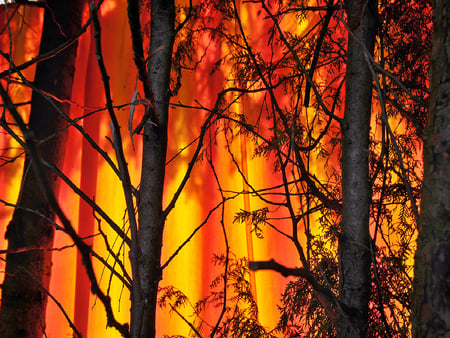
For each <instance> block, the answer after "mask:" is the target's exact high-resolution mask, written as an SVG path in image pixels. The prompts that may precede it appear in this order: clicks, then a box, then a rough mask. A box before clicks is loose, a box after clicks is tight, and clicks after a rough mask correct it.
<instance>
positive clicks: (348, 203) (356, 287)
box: [337, 0, 377, 337]
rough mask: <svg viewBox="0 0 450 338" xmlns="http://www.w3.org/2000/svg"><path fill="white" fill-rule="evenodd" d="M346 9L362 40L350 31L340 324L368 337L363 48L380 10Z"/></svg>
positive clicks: (367, 106) (350, 5)
mask: <svg viewBox="0 0 450 338" xmlns="http://www.w3.org/2000/svg"><path fill="white" fill-rule="evenodd" d="M345 7H346V11H347V17H348V26H349V29H350V30H351V33H353V35H354V37H355V38H356V39H358V40H359V42H358V41H356V40H355V38H353V37H352V36H351V34H350V32H349V38H348V51H347V74H346V97H345V113H344V124H343V145H342V176H343V182H342V194H343V209H342V213H343V214H342V230H341V237H340V240H339V253H340V257H339V259H340V298H341V301H342V303H343V306H344V312H345V314H346V318H342V320H340V321H339V325H338V327H337V331H338V335H339V336H340V337H365V336H366V331H367V319H368V301H369V293H370V252H369V202H370V192H369V174H368V173H369V171H368V170H369V168H368V155H369V151H368V148H369V128H370V112H371V102H372V75H371V73H370V70H369V68H368V65H367V63H366V61H365V58H364V54H363V48H364V47H365V48H366V49H367V51H368V52H369V53H370V54H373V50H374V44H375V35H376V19H375V11H376V8H377V7H376V2H375V1H374V0H369V1H363V0H347V1H346V2H345ZM361 18H362V20H361ZM360 43H361V44H360ZM363 46H364V47H363Z"/></svg>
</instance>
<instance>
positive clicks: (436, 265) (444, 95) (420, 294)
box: [413, 0, 450, 338]
mask: <svg viewBox="0 0 450 338" xmlns="http://www.w3.org/2000/svg"><path fill="white" fill-rule="evenodd" d="M433 11H434V13H433V24H434V32H433V49H432V53H431V76H430V87H431V88H430V89H431V95H430V106H429V107H430V109H429V115H428V123H427V129H426V135H425V146H424V179H423V188H422V200H421V213H420V219H419V237H418V240H417V251H416V257H415V272H414V308H413V337H430V338H431V337H433V338H435V337H448V336H450V299H449V293H450V282H449V281H450V266H449V262H450V226H449V225H450V197H449V191H450V177H449V173H450V160H449V154H450V141H449V140H450V65H449V60H450V10H449V8H448V1H445V0H435V1H434V4H433Z"/></svg>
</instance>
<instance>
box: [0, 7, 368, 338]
mask: <svg viewBox="0 0 450 338" xmlns="http://www.w3.org/2000/svg"><path fill="white" fill-rule="evenodd" d="M105 4H107V5H108V7H102V8H103V10H102V12H101V24H102V34H103V36H102V39H103V48H104V51H103V56H104V58H105V64H106V68H107V70H108V72H109V74H110V75H111V89H112V97H113V99H114V103H115V104H117V105H122V104H125V103H129V102H130V101H131V98H132V97H133V92H134V88H135V84H136V70H135V67H134V63H133V55H132V48H131V42H130V33H129V29H128V23H127V15H126V3H125V2H124V1H112V0H109V1H106V2H105ZM19 10H20V11H22V12H21V15H22V16H23V17H24V21H23V22H26V23H28V24H29V25H27V26H23V27H21V26H20V22H21V20H22V18H21V17H18V16H14V17H13V20H12V21H11V24H10V27H11V29H12V32H11V38H12V41H14V44H13V46H14V50H13V53H12V54H13V56H14V60H15V63H16V64H21V63H23V62H24V61H26V60H28V59H30V58H32V57H33V56H35V55H37V52H38V49H39V48H38V46H39V41H40V27H41V25H42V11H41V10H37V9H29V8H28V7H26V6H22V7H20V9H19ZM239 11H240V14H241V19H242V22H243V28H244V30H245V31H246V32H247V33H248V34H249V41H250V43H251V45H252V47H253V48H255V50H258V51H261V52H262V56H263V57H265V58H267V59H269V58H270V57H271V53H272V52H273V51H271V50H270V49H269V48H267V40H268V38H269V35H268V31H269V27H270V22H269V20H265V21H263V22H264V23H263V24H261V20H262V17H263V16H264V14H263V13H262V12H261V10H260V8H259V6H256V5H254V4H246V5H245V6H244V5H242V6H240V8H239ZM3 20H4V19H3ZM317 21H318V17H317V16H316V17H315V16H314V15H312V16H311V17H308V20H303V21H301V23H300V24H299V22H298V19H297V18H296V17H295V16H294V15H293V14H292V17H291V18H290V19H289V20H287V19H286V20H284V21H283V22H282V23H281V24H282V27H283V29H286V30H291V31H297V32H303V31H307V30H308V29H310V28H311V27H313V26H314V25H315V24H316V23H317ZM3 24H4V22H3ZM236 30H237V28H236ZM336 34H342V33H341V32H336ZM261 37H264V38H261ZM0 38H1V39H2V40H1V41H0V43H1V46H2V47H3V46H8V45H9V40H8V38H7V34H1V35H0ZM3 50H4V49H3ZM228 52H230V51H228V50H226V48H225V47H224V46H220V45H216V44H214V43H211V41H210V39H209V37H208V36H207V35H205V36H203V37H202V40H201V42H200V43H199V47H198V55H197V57H198V59H202V62H201V63H200V64H199V65H198V69H197V70H196V71H195V72H186V73H184V74H183V83H184V84H189V85H184V86H182V87H181V89H180V92H179V93H178V96H177V97H176V99H175V100H176V101H179V102H181V103H183V104H186V105H193V106H194V105H196V103H195V101H194V99H197V100H198V101H199V102H200V103H201V104H202V105H203V106H205V107H210V108H212V107H213V106H214V102H215V99H216V97H217V93H218V92H220V91H221V90H222V89H223V88H225V87H226V86H227V83H225V81H224V78H225V77H226V76H227V74H228V73H230V72H231V69H230V67H231V66H230V65H225V66H224V67H223V68H221V69H220V70H218V71H216V72H215V73H213V74H210V70H211V68H212V67H213V64H214V63H215V62H216V61H217V60H218V59H219V58H220V57H221V56H223V55H224V54H226V53H228ZM275 53H279V55H281V54H280V53H281V51H275ZM279 55H278V56H279ZM0 67H1V69H7V67H8V64H7V63H6V62H5V61H2V62H1V63H0ZM344 72H345V69H344V70H342V76H343V74H344ZM33 73H34V67H30V68H29V69H27V70H26V72H25V74H27V76H28V77H29V78H32V77H33ZM315 79H317V81H318V82H319V83H327V80H328V79H329V74H327V73H326V70H324V69H323V68H322V69H321V70H320V71H318V72H317V74H315ZM337 85H338V84H336V86H337ZM138 88H139V86H138ZM335 89H336V88H335ZM10 92H11V93H12V96H13V98H14V102H26V101H28V100H29V99H30V95H31V93H30V91H29V90H28V89H27V88H25V87H22V86H20V85H15V84H11V85H10ZM278 93H279V97H280V103H281V104H284V105H286V106H287V105H289V104H290V101H289V100H290V98H289V97H287V96H286V95H285V94H283V93H282V91H281V90H280V91H279V92H278ZM263 99H264V98H263V97H262V95H260V94H253V95H249V96H248V97H246V98H245V99H240V100H239V105H237V106H236V107H235V108H234V109H235V112H236V113H241V114H244V115H245V116H246V118H247V119H248V120H249V121H250V122H252V121H255V120H256V119H257V118H258V110H259V107H260V105H261V102H262V100H263ZM175 100H174V101H175ZM72 101H73V103H74V104H73V105H72V111H71V116H72V118H75V117H81V116H84V115H86V114H89V113H92V112H93V111H96V110H97V109H98V108H101V107H104V104H105V103H104V97H103V85H102V82H101V79H100V77H99V74H98V70H97V65H96V60H95V54H94V48H93V43H92V37H91V34H90V33H87V34H84V35H83V36H82V37H81V38H80V40H79V49H78V57H77V65H76V74H75V84H74V89H73V96H72ZM129 109H130V108H129V107H128V106H127V107H126V108H122V109H118V110H117V111H116V112H117V115H118V118H119V121H120V123H121V125H122V126H123V127H122V137H123V139H124V143H125V149H126V156H127V161H128V166H129V169H130V173H131V178H132V183H133V184H134V185H135V186H137V185H138V183H139V178H140V160H139V159H140V157H141V153H142V144H141V142H140V139H139V137H137V136H134V138H133V143H134V149H133V146H132V141H131V139H130V136H129V133H128V131H127V127H126V126H127V125H128V117H129ZM28 112H29V105H26V106H24V107H23V108H21V113H22V114H23V115H24V116H27V114H28ZM142 113H143V110H142V107H136V113H135V114H136V116H135V118H134V121H135V123H136V121H139V117H141V116H142ZM308 114H314V108H304V116H306V115H308ZM338 114H342V112H340V113H338ZM205 116H206V114H205V112H202V111H201V110H195V109H187V108H182V107H173V108H171V111H170V124H169V146H168V156H167V158H168V159H171V158H174V160H173V161H171V162H170V163H168V165H167V168H166V170H167V173H166V182H165V190H164V205H167V203H168V202H169V201H170V199H171V198H172V196H173V194H174V192H175V191H176V189H177V187H178V185H179V183H180V182H181V180H182V179H183V177H184V173H185V171H186V168H187V166H188V163H189V161H190V159H191V156H192V154H193V150H192V147H189V148H187V149H186V150H184V151H182V152H181V153H180V154H179V155H178V156H175V155H177V154H178V153H179V152H180V149H184V148H185V147H186V146H187V145H189V144H190V143H191V142H192V141H193V140H195V138H196V137H197V136H198V135H199V132H200V128H201V125H202V123H203V121H204V119H205ZM340 116H342V115H340ZM302 118H304V117H302ZM108 121H109V118H108V116H107V114H106V112H105V111H101V110H100V111H99V112H96V113H93V114H92V115H89V116H88V117H85V118H83V119H82V120H81V122H80V123H81V124H82V126H83V128H84V129H85V130H86V131H87V132H88V133H89V135H90V136H91V137H92V138H93V139H94V140H95V141H96V142H97V143H98V144H99V145H100V146H101V147H102V148H103V149H105V150H106V151H107V153H108V154H109V156H110V157H111V158H113V159H115V155H114V151H113V149H112V147H111V144H110V143H109V141H108V140H107V139H106V136H108V135H109V136H110V135H111V132H110V130H109V122H108ZM266 123H267V125H266V126H267V127H270V125H269V122H266ZM333 123H334V122H333ZM372 123H374V121H373V122H372ZM221 127H223V125H220V124H218V125H216V127H215V128H221ZM207 139H208V142H209V144H208V150H207V152H206V154H205V156H206V157H209V158H210V159H212V160H213V162H214V166H215V170H216V171H217V173H218V177H219V178H220V184H221V186H222V189H223V190H224V191H243V190H249V187H248V186H247V184H246V182H245V181H244V180H243V179H242V177H241V175H240V174H239V172H238V171H237V169H236V165H235V163H233V162H232V161H231V160H230V156H229V155H228V151H227V147H230V148H231V152H232V153H233V154H235V159H236V163H237V164H238V165H239V167H240V169H241V170H242V172H243V173H244V175H245V176H246V177H248V178H249V181H250V182H251V184H252V186H253V187H254V188H255V189H256V190H257V189H263V188H267V187H271V186H275V185H276V184H278V183H279V182H280V176H279V173H274V172H273V165H272V163H273V161H272V160H267V159H264V158H254V157H253V153H254V151H255V148H254V146H253V145H252V144H251V142H248V140H247V139H246V137H245V136H244V135H239V136H238V137H236V138H235V139H234V142H231V143H228V142H227V139H226V138H224V137H223V136H219V137H218V138H217V139H214V130H211V131H210V134H209V135H208V138H207ZM208 142H207V143H208ZM214 142H217V144H216V145H215V144H214ZM324 142H326V141H324ZM194 144H195V143H194ZM11 147H12V148H11ZM8 148H11V151H10V152H9V153H8V155H9V156H14V155H17V154H18V152H19V151H20V150H18V147H17V144H15V143H14V142H13V141H12V140H11V138H9V137H7V136H6V135H0V149H8ZM114 161H115V160H114ZM330 165H331V166H332V167H333V168H334V169H336V168H339V158H338V154H337V152H336V153H335V154H334V157H333V158H332V160H331V162H330ZM21 166H22V162H21V161H16V162H15V163H13V164H12V165H11V164H10V165H8V166H4V167H2V168H1V170H0V184H1V186H2V187H4V188H3V189H2V191H1V198H2V199H4V200H6V201H13V200H14V199H15V196H17V195H18V189H19V187H20V177H21ZM310 168H311V170H313V171H314V173H315V175H316V177H317V178H318V179H319V180H321V181H326V180H327V177H328V175H329V172H328V171H327V169H324V164H323V163H322V162H320V161H314V160H312V161H311V164H310ZM63 169H64V172H65V173H67V175H68V177H69V178H70V179H71V180H72V181H73V182H74V183H75V184H76V185H77V186H79V187H80V188H81V189H82V190H83V191H84V192H85V193H86V194H87V195H88V196H89V197H90V198H93V199H94V200H95V202H96V203H97V204H98V205H99V206H100V207H101V208H103V210H105V212H106V213H107V214H108V215H110V217H111V218H112V219H113V220H114V221H115V222H116V223H117V224H118V225H119V226H121V227H123V229H126V228H127V223H126V219H125V218H124V215H125V205H124V201H123V193H122V190H121V185H120V181H119V179H118V177H116V176H115V174H114V172H113V170H112V169H111V168H110V167H109V166H108V165H106V164H105V162H104V161H103V159H101V158H100V157H99V155H98V153H97V152H96V151H94V150H93V149H92V147H91V146H90V145H89V144H88V142H87V141H86V140H85V139H84V138H83V137H82V136H81V135H80V134H79V132H77V131H75V130H74V128H70V131H69V140H68V144H67V151H66V160H65V164H64V168H63ZM330 170H331V169H330ZM336 183H338V182H336ZM217 201H220V192H219V189H218V186H217V184H216V183H215V178H214V173H213V171H212V170H211V168H210V167H209V166H208V164H207V161H205V160H204V161H203V162H200V163H199V164H198V165H196V167H195V169H194V170H193V172H192V175H191V178H190V181H189V183H188V184H187V186H186V188H185V191H184V192H183V194H182V195H181V197H180V199H179V200H178V202H177V206H179V207H177V208H175V209H174V211H173V212H172V213H171V214H170V215H169V217H168V218H167V221H166V228H165V232H164V242H163V243H164V246H163V252H162V263H165V262H166V261H167V260H168V259H169V258H170V257H171V256H172V255H173V254H174V253H175V252H176V250H177V249H178V248H179V246H180V245H181V244H182V243H183V242H184V241H185V240H186V238H188V237H189V236H190V235H191V234H193V233H194V232H195V231H196V227H197V226H198V225H199V224H201V223H202V222H204V220H205V219H206V218H207V217H208V212H209V210H211V209H213V208H214V207H216V204H217ZM60 202H61V205H62V206H63V209H64V210H65V212H66V213H67V215H68V217H69V219H71V220H72V222H73V224H74V225H75V226H76V228H77V230H78V233H79V234H80V235H81V236H86V237H89V236H94V237H91V238H90V239H89V240H88V242H89V243H90V244H92V245H93V248H94V250H95V251H96V252H98V253H99V254H100V255H101V256H103V257H108V254H107V250H106V247H105V244H104V240H103V238H102V235H100V234H99V230H98V226H99V225H100V226H101V229H102V231H104V233H105V235H106V236H107V237H108V239H109V240H110V242H111V243H114V249H115V250H116V251H117V250H118V248H122V249H120V250H119V252H120V255H122V256H123V257H124V260H125V261H126V257H127V256H128V252H127V251H126V250H125V249H123V246H122V245H123V243H120V240H119V239H118V238H117V235H116V234H114V232H113V231H112V230H111V229H110V228H109V227H108V225H107V224H106V223H105V222H104V221H102V222H101V223H98V222H97V221H96V219H95V218H94V217H93V216H92V208H91V207H90V206H89V205H87V204H86V203H85V202H83V201H82V200H80V198H79V197H78V196H77V195H76V194H75V193H74V192H73V191H72V190H71V189H70V188H69V187H68V186H67V185H65V184H63V185H62V186H61V192H60ZM296 203H297V205H295V207H296V208H299V207H300V202H299V201H297V202H296ZM263 206H264V205H263V203H262V202H261V200H260V199H258V198H257V197H254V196H251V195H250V194H243V195H241V196H239V197H237V198H235V199H233V200H231V201H229V202H227V204H226V205H225V210H224V224H225V228H226V233H227V237H228V240H229V243H230V247H231V248H232V250H233V253H234V254H235V255H236V257H244V256H245V257H247V258H248V259H250V260H253V259H255V260H266V259H271V258H274V259H275V260H278V261H280V262H282V263H283V264H285V265H287V266H298V265H299V261H298V254H297V253H296V251H295V247H294V246H293V244H292V243H291V242H290V241H289V240H287V239H286V238H284V237H282V236H281V235H280V234H278V233H277V232H275V231H273V230H271V229H265V231H266V232H265V239H264V240H262V241H261V240H256V239H255V235H254V234H253V233H252V231H251V230H252V229H251V225H250V224H246V225H245V226H240V225H238V224H233V217H234V213H235V212H236V211H239V210H240V209H245V210H255V209H258V208H261V207H263ZM11 213H12V209H11V208H9V209H8V208H2V209H0V220H1V226H2V227H3V229H4V228H5V227H6V224H7V222H8V220H9V219H10V217H11ZM276 216H283V214H281V212H278V213H276ZM284 216H285V215H284ZM220 218H221V216H220V208H219V209H218V211H216V212H215V213H214V214H213V215H212V216H211V217H210V218H209V220H208V222H206V224H205V225H204V226H203V227H202V228H201V229H200V230H199V231H198V232H197V233H196V234H195V235H194V236H193V237H192V239H191V240H190V241H189V243H188V244H187V245H186V246H185V247H184V248H183V250H182V251H181V253H180V254H178V255H177V256H176V257H175V258H174V259H173V260H172V261H171V263H170V264H169V265H168V266H167V267H166V268H165V269H164V271H163V280H162V282H161V286H162V287H164V286H168V285H175V286H176V287H177V288H178V289H180V290H181V291H183V292H184V293H185V294H186V295H188V297H189V298H190V299H191V301H192V302H195V301H196V300H198V299H201V298H202V297H204V296H206V295H207V294H208V293H209V292H210V289H209V286H210V283H211V281H212V279H213V278H215V277H216V276H217V274H218V273H220V272H221V271H220V269H218V268H217V267H214V266H213V265H212V264H211V263H210V261H211V258H212V256H213V254H220V253H223V252H224V251H225V245H224V235H223V232H222V229H221V227H220ZM310 221H311V227H312V228H313V229H316V231H317V229H318V226H317V224H316V220H315V219H313V218H311V219H310ZM277 224H278V225H279V226H280V228H283V229H284V228H286V227H287V225H284V224H283V223H282V222H279V223H277ZM301 241H302V244H303V245H304V244H305V242H306V239H305V238H303V237H301ZM70 245H71V242H70V241H69V240H68V238H67V236H66V235H64V234H62V233H60V232H57V234H56V238H55V248H63V247H66V246H70ZM0 247H1V248H5V247H6V243H5V241H4V239H3V237H1V238H0ZM108 262H109V263H111V264H113V260H112V258H111V257H109V258H108ZM95 267H96V273H97V277H101V285H102V288H103V289H104V290H106V289H109V293H110V295H111V297H112V299H113V310H114V311H115V313H116V314H117V318H118V320H119V321H121V322H127V321H128V317H129V308H130V302H129V293H128V292H127V290H126V289H124V288H123V287H122V285H121V284H120V283H119V282H118V281H117V280H116V279H112V281H111V279H110V274H109V272H108V271H107V270H105V269H104V268H103V267H102V265H101V264H100V263H98V262H96V266H95ZM83 272H84V269H83V266H82V265H81V262H80V258H79V257H78V256H77V253H76V250H75V248H73V247H72V248H65V249H64V250H55V251H54V253H53V271H52V279H51V286H50V292H51V293H52V295H53V296H54V297H55V298H56V299H57V300H58V301H59V302H60V303H61V305H62V306H63V307H64V309H65V311H66V312H67V313H68V315H69V317H70V318H72V319H73V320H74V322H75V325H76V326H77V327H78V328H79V329H80V331H81V332H83V333H87V335H88V336H92V337H104V336H108V337H119V334H118V333H117V332H116V331H115V330H113V329H107V330H106V331H105V327H106V318H105V314H104V310H103V307H102V306H101V305H100V303H99V302H98V301H96V299H95V297H92V296H91V295H90V293H89V281H88V280H87V278H86V277H85V276H84V273H83ZM250 281H251V284H252V293H253V296H254V297H255V298H256V300H257V303H258V307H259V318H258V319H259V320H260V322H261V323H262V324H263V325H264V326H266V327H274V326H275V325H276V323H277V320H278V312H277V310H276V305H277V304H278V302H279V297H280V296H279V295H280V294H281V292H282V291H283V290H284V287H285V285H286V283H287V280H286V279H285V278H283V277H281V276H279V275H278V274H274V273H273V272H265V271H262V272H258V273H257V274H254V273H251V275H250ZM217 311H218V310H213V309H211V310H210V311H208V313H206V314H205V317H204V318H205V319H206V320H208V321H210V322H211V323H213V322H214V320H215V319H217ZM186 313H187V314H188V313H189V311H188V310H187V312H186ZM157 316H158V317H157V318H158V327H160V329H159V331H158V335H162V334H168V335H170V334H188V332H189V327H187V325H186V324H185V323H184V322H183V321H182V320H181V319H180V318H178V317H176V316H174V315H170V314H169V312H168V310H167V309H159V311H158V314H157ZM47 323H48V324H47V326H48V327H47V335H48V336H49V337H50V336H52V337H64V336H68V335H71V334H72V331H71V329H70V328H69V326H68V324H67V322H66V320H65V319H64V316H63V315H62V313H61V311H60V309H59V308H58V306H57V305H56V304H55V303H54V302H52V301H49V305H48V313H47Z"/></svg>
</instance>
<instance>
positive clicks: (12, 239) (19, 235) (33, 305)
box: [0, 0, 84, 338]
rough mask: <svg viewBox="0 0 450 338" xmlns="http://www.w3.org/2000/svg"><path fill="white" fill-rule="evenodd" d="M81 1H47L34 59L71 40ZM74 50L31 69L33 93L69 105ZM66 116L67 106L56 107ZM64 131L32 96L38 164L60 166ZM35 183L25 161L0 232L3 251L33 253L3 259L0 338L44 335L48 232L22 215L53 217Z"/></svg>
mask: <svg viewBox="0 0 450 338" xmlns="http://www.w3.org/2000/svg"><path fill="white" fill-rule="evenodd" d="M83 3H84V2H83V1H82V0H78V1H59V0H47V1H46V5H47V7H46V9H45V14H44V26H43V32H42V41H41V46H40V53H44V52H48V51H51V50H52V49H54V48H55V47H57V46H58V45H59V44H61V43H62V42H64V41H65V40H66V39H67V37H70V36H72V35H74V34H75V33H76V32H78V30H79V29H80V26H81V14H82V7H83ZM76 48H77V45H76V44H73V45H72V46H70V47H68V48H66V49H65V50H63V51H61V52H60V53H58V54H57V55H55V56H54V57H53V58H50V59H48V60H45V61H42V62H40V63H39V64H38V65H37V68H36V75H35V82H34V84H35V85H36V87H37V88H39V89H40V90H42V91H43V92H45V93H49V94H51V95H54V96H56V97H58V98H60V99H63V100H67V99H70V97H71V94H72V83H73V75H74V71H75V69H74V64H75V57H76ZM55 103H56V104H57V106H59V108H60V109H61V110H62V111H64V112H65V113H66V114H68V112H69V105H68V104H63V103H60V102H56V101H55ZM65 126H66V123H65V122H64V120H63V119H62V118H61V117H60V116H59V113H58V112H57V111H56V110H55V109H54V108H52V107H51V106H50V104H49V103H48V102H47V101H46V100H45V99H44V98H43V97H42V96H41V94H39V93H37V92H33V94H32V101H31V112H30V119H29V127H30V129H31V130H32V131H33V132H34V136H35V140H36V142H37V143H38V144H39V142H41V141H42V143H40V144H39V147H38V148H39V153H40V156H41V157H42V159H44V160H45V161H48V162H50V163H53V164H55V165H57V166H61V164H62V161H63V158H64V149H65V142H66V132H65V131H63V128H64V127H65ZM45 174H46V175H47V180H48V182H49V184H50V185H51V188H52V189H53V190H54V192H55V195H57V192H58V189H59V181H58V179H57V176H56V174H55V173H53V172H52V171H50V170H47V172H46V173H45ZM38 180H39V179H38V178H37V177H36V176H35V173H34V171H33V170H32V168H31V160H30V158H29V157H28V156H27V157H26V159H25V166H24V171H23V177H22V185H21V192H20V195H19V199H18V202H17V204H18V208H16V210H15V211H14V214H13V217H12V220H11V222H10V224H9V225H8V228H7V231H6V235H5V237H6V239H7V240H8V249H9V250H15V249H21V248H38V249H32V250H29V251H26V252H21V253H9V254H8V255H7V256H6V272H5V279H4V282H3V285H2V302H1V308H0V337H3V338H5V337H14V338H17V337H27V338H32V337H36V338H38V337H42V334H43V332H44V330H45V310H46V305H47V295H46V293H45V292H44V291H43V289H44V288H45V289H47V290H48V287H49V283H50V272H51V258H52V251H51V249H52V247H53V238H54V227H53V225H51V224H50V223H49V222H48V221H47V220H45V219H44V218H42V217H40V216H37V215H36V214H33V213H30V212H27V211H26V210H25V209H31V210H36V211H38V212H39V213H41V214H43V215H45V216H46V217H48V218H50V219H53V218H54V214H53V212H52V210H50V207H49V205H48V203H47V202H46V199H45V197H44V195H43V193H42V192H41V190H40V187H39V181H38Z"/></svg>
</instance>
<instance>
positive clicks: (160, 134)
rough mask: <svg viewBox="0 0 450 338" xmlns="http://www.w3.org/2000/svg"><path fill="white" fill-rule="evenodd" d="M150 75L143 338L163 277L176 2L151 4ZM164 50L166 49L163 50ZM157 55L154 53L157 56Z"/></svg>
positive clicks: (142, 223) (148, 333)
mask: <svg viewBox="0 0 450 338" xmlns="http://www.w3.org/2000/svg"><path fill="white" fill-rule="evenodd" d="M151 6H152V7H151V36H150V55H152V56H151V58H150V61H149V75H150V80H151V84H152V88H153V95H154V98H155V102H156V111H157V114H158V119H159V122H158V124H154V123H152V122H150V121H149V122H147V124H146V125H145V128H144V137H143V159H142V177H141V185H140V191H139V193H140V194H139V196H140V203H139V241H140V247H141V254H140V274H141V288H142V293H143V298H144V314H143V327H142V328H141V337H154V336H155V333H156V326H155V315H156V305H157V294H158V284H159V281H160V280H161V278H162V271H161V263H160V259H161V249H162V236H163V229H164V222H165V215H163V210H162V198H163V186H164V174H165V163H166V150H167V122H168V111H169V104H168V103H169V99H170V94H169V83H170V68H171V58H172V48H173V41H174V36H175V32H174V21H175V19H174V18H175V5H174V1H173V0H171V1H166V0H158V1H155V0H153V1H152V4H151ZM161 47H162V48H161ZM153 53H154V54H153Z"/></svg>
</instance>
